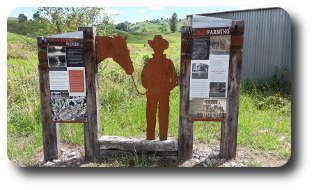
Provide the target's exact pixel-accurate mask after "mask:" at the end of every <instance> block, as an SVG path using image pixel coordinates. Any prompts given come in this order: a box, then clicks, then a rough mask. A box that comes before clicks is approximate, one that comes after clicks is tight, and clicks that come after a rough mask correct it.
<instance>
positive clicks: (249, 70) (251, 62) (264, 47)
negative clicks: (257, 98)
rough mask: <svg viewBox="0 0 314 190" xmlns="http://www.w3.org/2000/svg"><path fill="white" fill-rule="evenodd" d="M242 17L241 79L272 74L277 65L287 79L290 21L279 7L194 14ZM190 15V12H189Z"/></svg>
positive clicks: (264, 77) (235, 18)
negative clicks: (285, 72)
mask: <svg viewBox="0 0 314 190" xmlns="http://www.w3.org/2000/svg"><path fill="white" fill-rule="evenodd" d="M198 15H201V16H209V17H217V18H224V19H232V20H244V21H245V31H244V44H243V57H242V74H241V77H242V79H249V80H253V81H256V80H257V79H267V78H269V77H271V76H272V74H273V73H274V71H275V67H276V66H277V67H278V68H279V69H280V72H284V71H288V77H289V78H291V22H290V16H289V14H288V13H287V12H286V11H285V10H284V9H281V8H265V9H251V10H241V11H228V12H219V13H204V14H198ZM190 16H191V15H190Z"/></svg>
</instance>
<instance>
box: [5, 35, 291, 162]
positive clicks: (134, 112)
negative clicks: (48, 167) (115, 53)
mask: <svg viewBox="0 0 314 190" xmlns="http://www.w3.org/2000/svg"><path fill="white" fill-rule="evenodd" d="M121 34H122V33H121ZM128 35H130V36H129V38H128V47H129V49H130V54H131V59H132V61H133V64H134V68H135V70H134V74H133V75H134V77H135V80H136V83H137V85H138V86H139V88H140V91H141V92H144V91H145V89H144V88H143V87H142V86H141V80H140V75H141V72H142V69H143V66H144V62H145V60H147V59H148V58H150V57H152V55H151V54H152V53H153V51H152V49H151V48H150V47H149V46H148V45H146V46H145V47H144V45H143V42H144V41H147V40H151V39H153V35H154V34H150V33H146V34H145V35H143V34H141V35H140V34H139V33H131V34H128ZM163 37H164V38H166V39H167V40H169V42H170V47H169V49H168V50H166V52H165V53H166V54H167V57H168V58H170V59H171V60H172V61H173V62H174V65H175V68H176V72H177V73H178V74H179V65H180V33H167V34H163ZM7 40H8V50H10V48H12V47H13V45H14V47H16V48H15V49H17V51H15V52H14V51H11V52H9V51H8V59H7V100H8V101H7V102H8V105H7V118H8V123H7V129H8V130H7V131H8V134H7V137H8V142H7V147H8V149H7V152H8V157H9V159H10V160H11V161H12V162H13V163H14V164H16V165H18V166H31V165H33V164H34V163H33V160H34V156H36V155H37V156H38V155H40V154H41V153H42V127H41V116H40V99H39V84H38V70H37V69H38V68H37V63H38V60H37V55H36V50H35V49H34V48H32V47H34V46H35V47H36V41H35V40H34V38H28V37H25V36H23V35H17V34H15V33H8V39H7ZM12 49H14V48H12ZM282 73H284V71H282ZM275 74H276V75H275ZM277 74H278V75H279V76H281V75H280V72H279V69H278V68H275V69H274V76H273V77H272V78H271V79H269V80H261V81H257V82H256V83H252V82H250V81H243V82H242V84H241V95H240V110H239V126H238V145H239V146H245V147H250V148H251V149H252V150H254V151H257V152H258V151H266V152H268V153H270V154H272V155H274V156H280V157H289V156H290V154H291V99H290V94H291V88H289V85H284V87H288V88H283V86H282V85H281V84H282V83H281V81H280V80H279V78H280V77H279V76H277ZM99 98H100V132H101V135H117V136H135V137H145V135H146V134H145V133H146V132H145V130H146V118H145V106H146V97H145V96H140V95H138V94H137V92H136V90H135V88H134V87H133V84H132V81H131V79H130V77H129V76H127V75H126V74H125V72H124V70H123V69H122V68H121V67H120V66H119V65H118V64H116V63H115V62H114V61H113V60H112V59H106V60H105V61H104V62H102V63H101V64H100V65H99ZM179 98H180V89H179V87H176V88H175V89H174V90H173V91H172V92H171V96H170V116H169V118H170V119H169V121H170V124H169V133H168V136H170V137H177V136H178V129H179V126H178V125H179V120H178V119H179ZM158 132H159V131H158V127H157V128H156V136H158ZM220 133H221V131H220V123H219V122H195V123H194V140H197V141H201V142H205V143H208V144H211V143H213V142H215V141H217V140H220ZM60 137H61V141H62V142H68V143H78V144H80V145H82V146H83V145H84V127H83V124H70V123H63V124H60ZM282 137H285V138H284V139H281V138H282ZM252 163H254V160H252ZM253 165H254V164H253Z"/></svg>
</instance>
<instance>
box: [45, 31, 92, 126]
mask: <svg viewBox="0 0 314 190" xmlns="http://www.w3.org/2000/svg"><path fill="white" fill-rule="evenodd" d="M47 48H48V49H47V52H48V68H49V83H50V93H51V103H50V105H51V110H52V115H53V116H52V117H53V122H69V123H70V122H85V121H86V118H87V114H86V87H85V86H86V85H85V63H84V48H83V38H69V37H65V38H64V37H62V36H58V35H55V36H50V37H47Z"/></svg>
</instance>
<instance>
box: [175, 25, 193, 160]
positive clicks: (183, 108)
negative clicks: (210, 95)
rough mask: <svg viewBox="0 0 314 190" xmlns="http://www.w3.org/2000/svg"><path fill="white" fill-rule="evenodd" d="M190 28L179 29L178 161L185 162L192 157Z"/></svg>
mask: <svg viewBox="0 0 314 190" xmlns="http://www.w3.org/2000/svg"><path fill="white" fill-rule="evenodd" d="M191 31H192V27H191V26H182V27H181V66H180V80H179V82H180V117H179V137H178V160H179V161H185V160H187V159H190V158H192V156H193V121H189V93H190V82H189V80H190V72H189V70H190V66H191V42H192V40H191V36H192V34H191Z"/></svg>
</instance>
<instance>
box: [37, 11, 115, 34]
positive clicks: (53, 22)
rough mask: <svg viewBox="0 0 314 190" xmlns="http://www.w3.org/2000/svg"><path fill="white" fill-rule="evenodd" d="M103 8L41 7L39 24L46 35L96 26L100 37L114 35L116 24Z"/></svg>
mask: <svg viewBox="0 0 314 190" xmlns="http://www.w3.org/2000/svg"><path fill="white" fill-rule="evenodd" d="M104 10H105V8H101V7H40V8H39V9H38V17H39V18H40V19H38V22H39V23H40V24H41V25H42V28H43V30H44V31H42V32H44V33H45V34H47V35H52V34H62V33H68V32H75V31H77V29H78V27H79V26H94V27H96V29H97V34H98V35H107V36H112V35H113V29H114V24H113V21H112V19H111V17H110V15H107V14H106V13H105V12H104Z"/></svg>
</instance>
